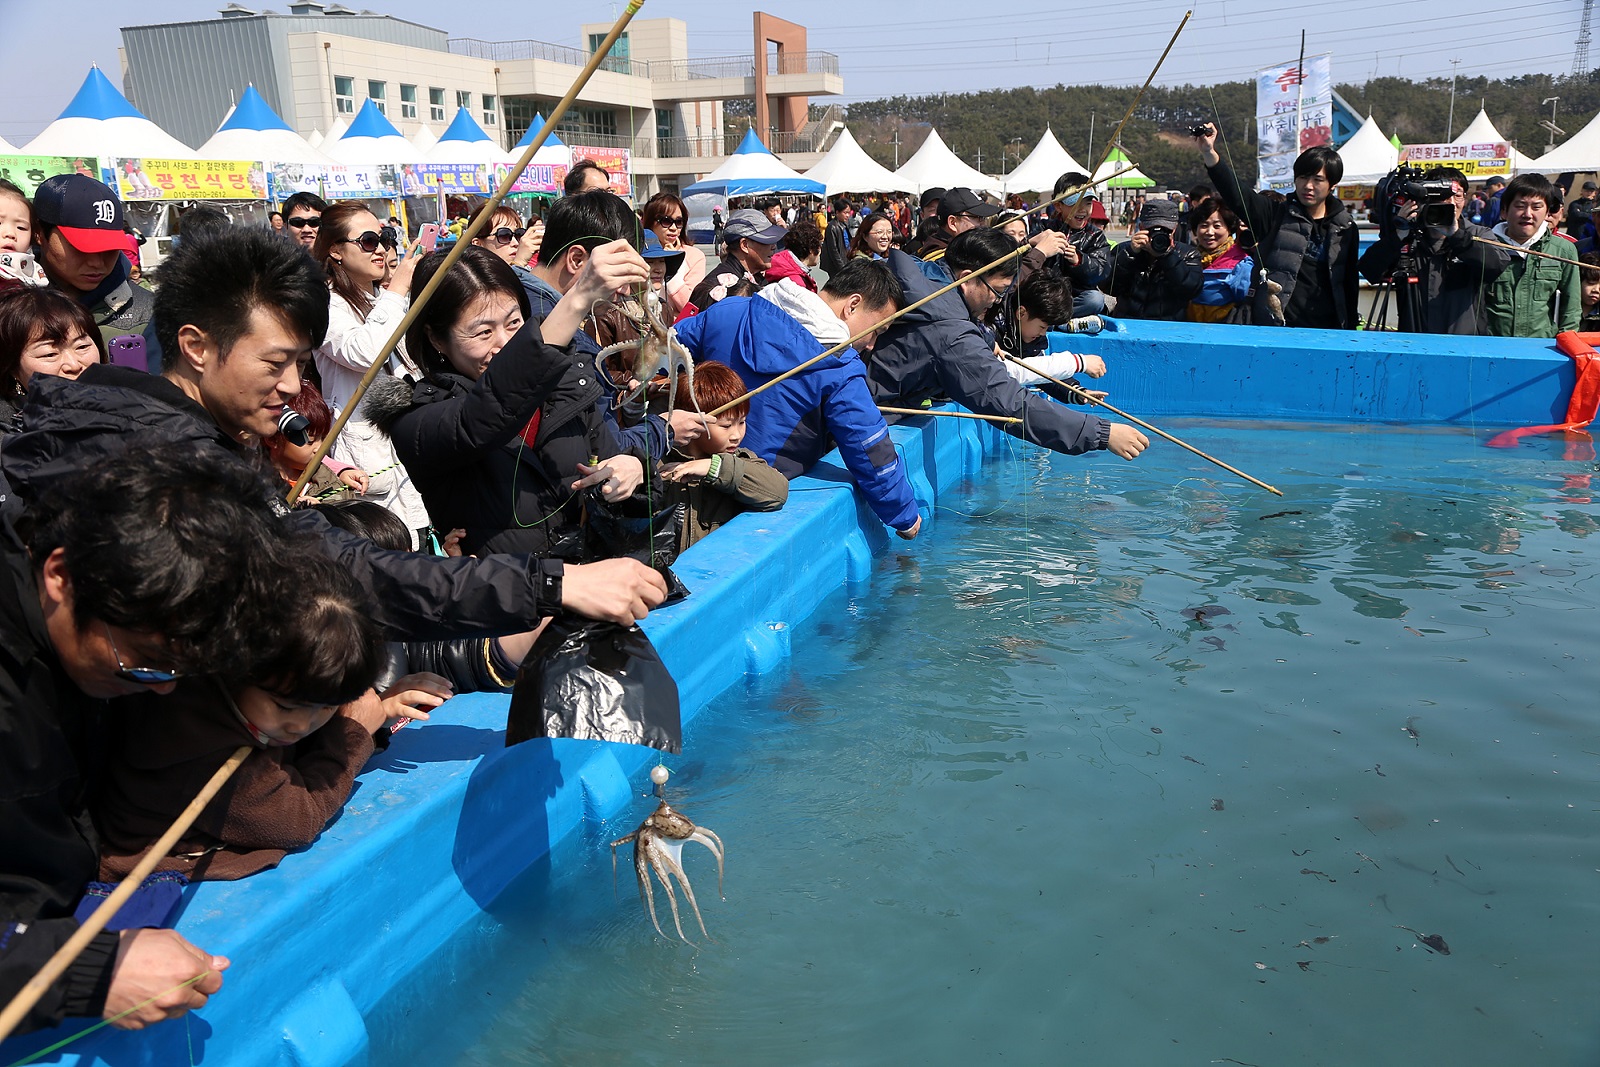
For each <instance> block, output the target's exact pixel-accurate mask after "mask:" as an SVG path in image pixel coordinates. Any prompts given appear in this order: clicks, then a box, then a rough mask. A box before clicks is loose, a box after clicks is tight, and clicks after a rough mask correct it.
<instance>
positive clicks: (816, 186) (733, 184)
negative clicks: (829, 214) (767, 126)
mask: <svg viewBox="0 0 1600 1067" xmlns="http://www.w3.org/2000/svg"><path fill="white" fill-rule="evenodd" d="M822 190H823V185H822V183H821V182H819V181H815V180H813V179H811V178H805V177H801V176H800V173H799V172H798V171H796V170H794V169H793V168H792V167H790V166H789V165H788V164H787V163H785V162H784V161H783V160H781V159H779V158H778V157H777V156H775V155H773V154H772V152H770V151H768V149H767V146H766V145H764V144H762V143H761V138H759V137H757V136H756V131H755V130H746V131H745V135H744V140H742V141H740V142H739V147H738V148H736V149H734V150H733V153H732V154H731V155H729V156H728V160H727V162H725V163H723V164H722V166H720V167H718V168H717V169H716V170H714V171H712V172H711V173H710V174H708V175H706V176H705V177H704V178H701V179H700V180H699V181H697V182H695V183H694V184H693V185H690V186H687V187H686V188H685V189H684V190H683V195H684V196H692V195H694V194H696V193H715V194H717V195H718V196H725V197H726V196H760V195H762V194H763V193H807V194H809V195H812V196H821V195H822Z"/></svg>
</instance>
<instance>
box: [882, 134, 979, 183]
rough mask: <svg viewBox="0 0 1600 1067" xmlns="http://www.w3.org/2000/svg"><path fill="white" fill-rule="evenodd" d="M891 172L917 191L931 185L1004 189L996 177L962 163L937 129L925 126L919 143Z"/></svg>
mask: <svg viewBox="0 0 1600 1067" xmlns="http://www.w3.org/2000/svg"><path fill="white" fill-rule="evenodd" d="M894 173H895V176H896V177H897V178H900V179H901V180H902V181H904V182H905V183H906V184H907V185H908V186H910V187H911V188H912V189H915V190H916V191H917V192H918V193H921V192H923V191H924V190H927V189H933V188H942V189H953V188H961V187H965V188H968V189H974V190H977V191H978V192H983V193H996V194H998V193H1000V192H1002V191H1003V189H1004V183H1003V182H1001V181H1000V180H999V179H998V178H991V177H989V176H988V175H987V174H984V173H982V172H981V171H979V170H976V169H974V168H972V167H969V166H967V164H965V163H963V162H962V161H961V157H960V156H958V155H956V154H955V153H954V152H952V151H950V148H949V146H948V145H946V144H945V143H944V138H942V137H940V136H939V131H938V130H929V131H928V139H927V140H926V141H923V142H922V147H921V148H919V149H917V151H916V154H915V155H913V156H912V157H911V158H910V159H908V160H906V162H905V165H904V166H902V167H901V168H900V169H899V170H897V171H895V172H894Z"/></svg>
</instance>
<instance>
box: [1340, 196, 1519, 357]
mask: <svg viewBox="0 0 1600 1067" xmlns="http://www.w3.org/2000/svg"><path fill="white" fill-rule="evenodd" d="M1474 237H1486V238H1488V239H1489V240H1491V241H1496V240H1499V238H1497V237H1495V235H1494V232H1493V231H1492V230H1488V229H1485V228H1484V227H1482V226H1476V225H1474V224H1472V223H1470V222H1468V221H1467V220H1466V219H1462V220H1461V224H1460V225H1459V226H1458V227H1456V230H1455V232H1454V233H1451V234H1448V235H1446V236H1444V237H1443V238H1442V239H1441V240H1439V241H1437V242H1429V243H1428V245H1427V246H1426V248H1425V249H1424V250H1422V251H1420V252H1417V253H1414V254H1413V255H1412V257H1411V260H1410V266H1413V267H1414V268H1415V275H1414V277H1415V278H1416V281H1414V282H1413V281H1411V280H1410V278H1411V277H1412V276H1413V275H1411V274H1410V272H1409V271H1407V272H1405V273H1406V276H1405V277H1400V276H1396V277H1395V279H1394V295H1395V301H1396V303H1397V305H1398V307H1399V312H1400V330H1401V332H1402V333H1450V334H1460V335H1463V336H1475V335H1477V334H1481V333H1483V332H1484V329H1483V321H1482V316H1481V315H1480V314H1479V312H1480V310H1481V308H1482V305H1483V300H1482V294H1483V292H1484V283H1486V282H1488V281H1492V280H1493V279H1494V278H1495V277H1496V276H1498V275H1499V273H1500V272H1501V271H1502V270H1505V268H1506V264H1508V263H1510V262H1511V253H1510V252H1508V251H1506V250H1505V249H1503V248H1496V247H1494V246H1493V245H1486V244H1482V243H1481V242H1478V241H1474V240H1473V238H1474ZM1418 243H1419V244H1420V243H1421V242H1418ZM1402 245H1403V240H1402V238H1401V237H1400V235H1399V234H1397V233H1395V232H1393V231H1392V230H1387V229H1386V230H1385V232H1384V233H1383V235H1382V236H1380V237H1379V238H1378V241H1377V243H1376V244H1374V245H1373V246H1372V247H1371V248H1369V249H1367V250H1366V251H1365V252H1364V253H1362V255H1361V274H1362V276H1363V277H1365V278H1366V279H1367V281H1369V282H1371V283H1372V284H1373V285H1378V284H1380V283H1382V282H1383V281H1384V280H1386V279H1387V278H1388V277H1389V276H1390V275H1391V274H1392V273H1394V272H1395V268H1396V267H1398V266H1400V254H1401V248H1402Z"/></svg>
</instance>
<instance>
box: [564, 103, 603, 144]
mask: <svg viewBox="0 0 1600 1067" xmlns="http://www.w3.org/2000/svg"><path fill="white" fill-rule="evenodd" d="M556 132H557V133H559V134H561V136H562V137H567V136H569V135H570V136H571V137H573V138H576V139H577V140H578V143H579V144H583V143H584V142H583V138H584V137H585V136H594V135H598V136H601V137H615V136H616V135H617V113H616V112H615V111H611V110H609V109H606V108H598V107H573V108H568V109H567V113H566V115H565V116H564V117H563V118H562V119H561V125H559V126H557V127H556Z"/></svg>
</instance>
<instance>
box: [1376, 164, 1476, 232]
mask: <svg viewBox="0 0 1600 1067" xmlns="http://www.w3.org/2000/svg"><path fill="white" fill-rule="evenodd" d="M1428 175H1429V172H1428V171H1427V170H1424V169H1423V168H1422V167H1418V166H1414V165H1412V164H1410V163H1402V164H1400V165H1399V166H1398V167H1396V168H1395V169H1394V170H1392V171H1390V172H1389V173H1388V174H1386V175H1384V176H1383V178H1381V179H1379V181H1378V185H1377V188H1376V189H1375V190H1374V191H1373V207H1374V208H1375V209H1376V211H1375V213H1376V215H1377V217H1378V226H1379V227H1380V228H1382V229H1383V230H1384V231H1385V233H1386V235H1387V234H1396V233H1398V232H1399V231H1401V230H1402V229H1410V227H1411V225H1412V224H1411V223H1410V222H1408V221H1407V220H1405V219H1402V218H1401V217H1400V209H1401V208H1404V207H1405V206H1406V205H1407V204H1416V205H1418V206H1419V210H1418V212H1417V218H1416V221H1417V222H1420V223H1421V224H1422V225H1424V226H1438V227H1441V228H1446V229H1447V228H1449V227H1451V226H1453V225H1455V221H1456V209H1455V205H1454V204H1453V203H1452V202H1451V201H1452V200H1453V199H1454V197H1455V195H1456V185H1455V182H1454V181H1452V180H1451V179H1449V178H1431V177H1429V176H1428Z"/></svg>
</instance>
